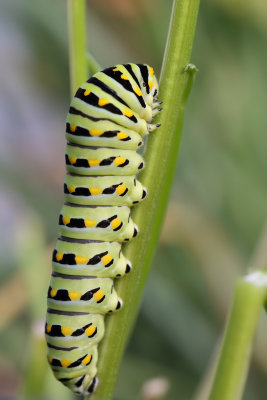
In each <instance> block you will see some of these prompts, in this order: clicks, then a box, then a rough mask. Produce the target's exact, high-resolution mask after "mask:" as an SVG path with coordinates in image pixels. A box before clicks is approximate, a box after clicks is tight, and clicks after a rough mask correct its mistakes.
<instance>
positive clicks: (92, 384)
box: [62, 374, 98, 396]
mask: <svg viewBox="0 0 267 400" xmlns="http://www.w3.org/2000/svg"><path fill="white" fill-rule="evenodd" d="M62 383H63V384H64V385H65V386H67V387H68V388H69V389H70V390H72V392H73V393H76V394H79V395H82V396H88V395H90V394H93V393H94V392H95V390H96V388H97V386H98V378H97V377H96V376H95V377H94V378H93V379H92V375H88V374H85V375H82V376H80V377H78V378H74V379H70V380H69V379H67V380H66V382H63V381H62Z"/></svg>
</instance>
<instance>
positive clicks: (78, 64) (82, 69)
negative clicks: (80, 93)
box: [68, 0, 88, 96]
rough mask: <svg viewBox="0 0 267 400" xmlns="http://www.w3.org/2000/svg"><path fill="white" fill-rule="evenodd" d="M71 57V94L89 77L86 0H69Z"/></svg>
mask: <svg viewBox="0 0 267 400" xmlns="http://www.w3.org/2000/svg"><path fill="white" fill-rule="evenodd" d="M68 17H69V24H68V26H69V57H70V85H71V96H73V95H74V94H75V92H76V90H77V89H78V87H79V86H80V85H81V83H83V82H84V81H85V80H86V79H87V75H88V70H87V63H86V20H85V0H69V2H68Z"/></svg>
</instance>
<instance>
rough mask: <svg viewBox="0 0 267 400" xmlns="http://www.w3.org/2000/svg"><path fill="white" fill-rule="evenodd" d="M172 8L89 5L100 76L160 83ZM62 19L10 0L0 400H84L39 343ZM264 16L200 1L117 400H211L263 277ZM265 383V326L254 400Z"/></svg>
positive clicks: (2, 79) (258, 3)
mask: <svg viewBox="0 0 267 400" xmlns="http://www.w3.org/2000/svg"><path fill="white" fill-rule="evenodd" d="M171 3H172V2H171V0H146V1H145V0H109V1H107V0H88V1H87V33H88V49H89V50H90V52H92V54H94V56H95V57H96V59H97V60H98V62H99V63H100V64H101V65H102V66H103V67H107V66H111V65H114V64H117V63H123V62H141V63H149V64H150V65H153V66H154V67H155V70H156V72H157V74H158V75H159V72H160V67H161V60H162V57H163V52H164V45H165V40H166V36H167V30H168V24H169V18H170V12H171ZM66 6H67V4H66V1H63V0H53V1H52V0H47V1H45V2H43V1H41V0H35V1H33V0H2V1H1V13H0V37H1V44H0V46H1V65H0V87H1V93H0V120H1V147H0V179H1V187H2V190H1V195H0V218H1V240H0V250H1V261H0V262H1V268H0V399H1V400H4V399H10V400H13V399H18V398H19V399H47V400H50V399H54V398H57V399H58V400H60V399H63V398H64V400H66V399H71V398H72V395H71V393H69V392H68V391H67V390H65V389H64V388H63V387H62V386H61V385H60V384H59V383H57V382H56V381H55V380H54V378H53V377H52V375H51V373H50V371H49V369H48V367H47V364H46V359H45V346H44V341H43V335H42V326H43V322H42V317H43V316H44V313H45V303H46V299H45V296H46V291H47V285H48V280H49V274H50V268H51V267H50V256H51V251H52V248H53V243H54V242H55V239H56V235H57V216H58V212H59V210H60V207H61V204H62V201H63V191H62V188H63V177H64V146H65V138H64V128H65V118H66V114H67V110H68V105H69V96H70V95H69V71H68V43H67V9H66ZM266 15H267V3H266V2H263V1H262V0H254V1H253V2H241V1H240V0H223V1H219V0H203V1H202V4H201V8H200V14H199V21H198V26H197V31H196V37H195V43H194V49H193V55H192V62H193V63H195V64H196V65H197V67H198V69H199V72H198V74H197V78H196V82H195V85H194V89H193V92H192V94H191V97H190V100H189V103H188V106H187V109H186V115H185V126H184V134H183V140H182V146H181V150H180V160H179V165H178V168H177V173H176V177H175V182H174V185H173V190H172V196H171V201H170V204H169V208H168V211H167V215H166V221H165V224H164V228H163V232H162V235H161V239H160V243H159V247H158V252H157V256H156V258H155V260H154V263H153V268H152V273H151V276H150V278H149V281H148V284H147V287H146V291H145V295H144V299H143V303H142V308H141V312H140V314H139V317H138V320H137V324H136V327H135V329H134V332H133V334H132V337H131V340H130V342H129V345H128V347H127V352H126V354H125V357H124V360H123V364H122V367H121V371H120V375H119V380H118V384H117V389H116V397H115V398H116V399H117V400H122V399H124V400H133V399H143V400H149V399H152V397H151V388H150V389H147V384H148V381H149V380H150V379H152V378H159V377H161V378H162V379H163V380H158V381H157V383H158V384H159V387H160V388H159V389H158V393H159V392H160V389H162V391H163V393H165V394H163V396H162V397H154V398H153V399H157V398H162V399H163V398H164V399H169V400H176V399H178V398H179V399H183V400H187V399H193V400H206V399H207V392H206V391H207V390H208V387H209V382H210V379H211V376H212V371H213V363H214V357H215V354H216V351H217V348H218V343H219V341H220V336H221V333H222V330H223V326H224V323H225V317H226V313H227V310H228V308H229V305H230V302H231V296H232V292H233V286H234V280H235V278H236V277H237V276H240V275H241V274H243V273H245V272H246V271H247V268H248V267H250V266H256V267H265V266H266V257H265V256H266V246H265V244H266V237H267V229H266V224H265V221H266V198H267V185H266V173H267V157H266V148H267V135H266V126H267V113H266V104H267V80H266V65H267V52H266V43H267V42H266V39H267V24H266ZM166 134H168V133H167V132H166ZM163 327H164V328H165V329H163ZM166 328H167V329H166ZM233 357H234V355H233ZM266 374H267V326H266V321H265V319H264V318H262V320H261V323H260V327H259V330H258V334H257V338H256V342H255V349H254V354H253V361H252V366H251V369H250V373H249V380H248V384H247V386H246V392H245V396H244V399H245V400H265V399H266V393H267V379H266ZM152 383H153V382H152ZM103 400H104V399H103Z"/></svg>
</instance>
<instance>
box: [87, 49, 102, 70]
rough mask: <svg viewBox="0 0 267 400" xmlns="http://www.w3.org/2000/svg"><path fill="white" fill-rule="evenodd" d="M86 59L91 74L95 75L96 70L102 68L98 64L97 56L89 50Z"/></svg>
mask: <svg viewBox="0 0 267 400" xmlns="http://www.w3.org/2000/svg"><path fill="white" fill-rule="evenodd" d="M86 61H87V66H88V68H89V70H90V73H91V75H94V74H95V73H96V72H98V71H100V70H101V67H100V64H98V62H97V61H96V59H95V57H94V56H93V55H92V54H91V53H88V52H87V54H86Z"/></svg>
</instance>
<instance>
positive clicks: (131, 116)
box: [45, 64, 161, 395]
mask: <svg viewBox="0 0 267 400" xmlns="http://www.w3.org/2000/svg"><path fill="white" fill-rule="evenodd" d="M157 94H158V83H157V80H156V78H155V75H154V70H153V68H151V67H149V66H148V65H143V64H123V65H116V66H115V67H111V68H107V69H105V70H103V71H100V72H97V73H96V74H95V75H94V76H93V77H91V78H90V79H89V80H88V81H87V82H85V83H83V84H82V85H81V87H80V88H79V89H78V90H77V92H76V94H75V96H74V98H73V100H72V102H71V105H70V109H69V113H68V116H67V123H66V139H67V141H68V143H67V148H66V170H67V175H66V178H65V182H64V199H65V204H64V206H63V208H62V210H61V212H60V215H59V238H58V241H57V243H56V246H55V250H54V252H53V259H52V267H53V272H52V277H51V282H50V286H49V289H48V311H47V320H46V327H45V332H46V339H47V348H48V361H49V363H50V365H51V368H52V370H53V372H54V374H55V376H56V378H57V379H58V380H59V381H61V382H62V383H63V384H64V385H66V386H68V387H69V388H70V389H71V390H72V391H73V392H75V393H80V394H83V395H85V394H89V393H92V392H93V391H94V390H95V388H96V386H97V378H96V372H97V345H98V343H99V342H100V340H102V338H103V336H104V315H105V314H106V313H110V312H113V311H117V310H119V309H120V308H121V306H122V300H121V299H120V298H119V297H118V295H117V293H116V291H115V289H114V283H113V278H116V277H120V276H122V275H124V274H126V273H128V272H130V270H131V268H132V267H131V263H130V261H128V260H127V259H126V258H125V257H124V256H123V254H122V249H121V244H122V242H126V241H129V240H131V239H132V238H133V237H135V236H136V235H137V233H138V228H137V226H136V225H135V224H134V222H133V221H132V219H131V217H130V207H131V206H133V205H135V204H137V203H139V202H140V201H142V200H143V199H144V198H145V197H146V193H147V192H146V189H145V188H144V187H143V186H142V184H141V183H140V182H139V181H138V180H137V179H136V174H137V173H138V172H139V171H140V170H141V169H143V168H144V166H145V163H144V160H143V158H142V157H141V156H140V155H139V154H137V153H136V150H137V149H138V148H139V147H140V146H142V145H143V137H144V136H145V135H147V134H148V133H149V132H150V131H152V130H154V129H156V128H157V127H158V126H160V124H151V120H152V117H153V116H154V115H156V114H157V113H158V112H160V111H161V108H158V106H159V105H160V104H161V102H158V101H157Z"/></svg>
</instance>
